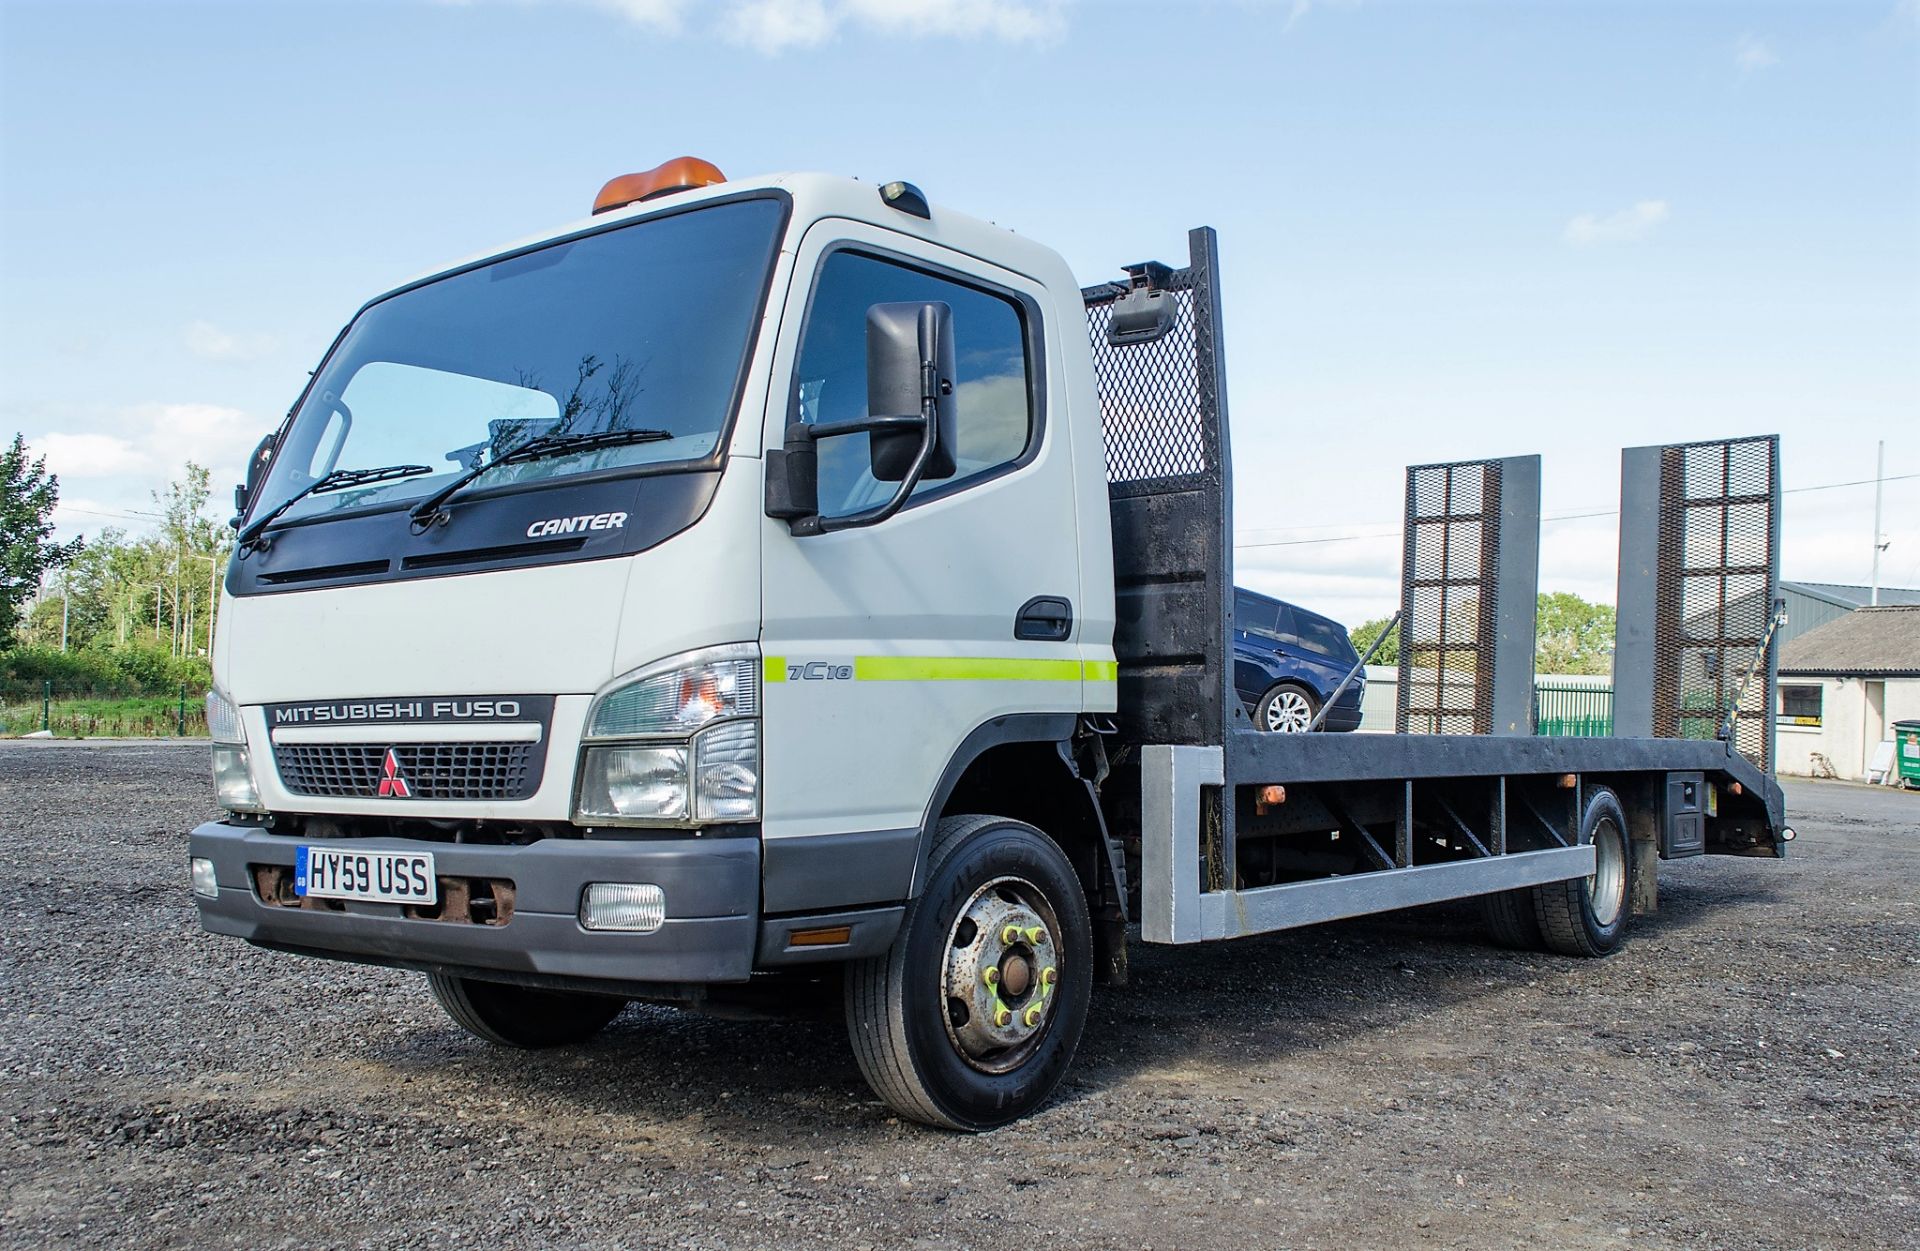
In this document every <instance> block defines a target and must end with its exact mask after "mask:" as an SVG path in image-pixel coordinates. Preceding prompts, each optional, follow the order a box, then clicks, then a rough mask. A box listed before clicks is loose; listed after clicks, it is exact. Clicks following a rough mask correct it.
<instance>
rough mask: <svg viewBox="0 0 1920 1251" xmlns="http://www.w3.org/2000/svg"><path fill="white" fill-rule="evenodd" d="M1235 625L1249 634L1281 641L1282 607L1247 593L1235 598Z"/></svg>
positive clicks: (1241, 593) (1243, 592)
mask: <svg viewBox="0 0 1920 1251" xmlns="http://www.w3.org/2000/svg"><path fill="white" fill-rule="evenodd" d="M1233 624H1234V625H1235V626H1237V627H1239V628H1240V629H1242V630H1245V631H1246V632H1247V633H1248V634H1257V635H1259V636H1260V637H1261V638H1266V639H1273V640H1274V641H1276V642H1278V641H1280V606H1279V605H1278V604H1276V603H1274V602H1273V601H1272V600H1270V599H1261V598H1260V597H1259V596H1257V595H1249V594H1247V593H1246V592H1245V591H1241V592H1240V593H1239V594H1237V595H1235V596H1234V597H1233Z"/></svg>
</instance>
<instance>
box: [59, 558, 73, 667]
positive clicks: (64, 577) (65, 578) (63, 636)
mask: <svg viewBox="0 0 1920 1251" xmlns="http://www.w3.org/2000/svg"><path fill="white" fill-rule="evenodd" d="M72 603H73V567H72V566H70V565H62V566H60V650H61V651H63V652H64V651H66V650H67V608H68V606H69V605H71V604H72Z"/></svg>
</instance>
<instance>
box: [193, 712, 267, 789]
mask: <svg viewBox="0 0 1920 1251" xmlns="http://www.w3.org/2000/svg"><path fill="white" fill-rule="evenodd" d="M207 737H209V738H211V739H212V740H213V791H214V794H215V795H217V796H218V797H219V800H220V806H221V807H222V808H225V809H226V810H227V811H228V812H264V811H266V809H265V808H263V807H262V806H261V804H260V788H259V787H257V786H255V785H254V784H253V769H252V767H251V766H250V765H249V764H248V762H247V735H246V731H245V730H243V729H242V728H241V726H240V709H239V708H237V707H235V705H234V702H233V701H232V700H230V699H228V698H227V697H226V696H225V695H222V694H221V693H220V692H219V691H208V692H207Z"/></svg>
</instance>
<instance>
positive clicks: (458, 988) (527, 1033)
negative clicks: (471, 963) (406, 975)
mask: <svg viewBox="0 0 1920 1251" xmlns="http://www.w3.org/2000/svg"><path fill="white" fill-rule="evenodd" d="M427 985H429V986H431V987H432V988H433V997H434V998H435V999H437V1000H439V1001H440V1006H441V1007H442V1008H445V1009H446V1011H447V1015H448V1016H450V1017H452V1018H453V1023H454V1024H455V1025H458V1026H459V1027H460V1028H462V1029H464V1030H466V1031H467V1032H468V1033H469V1034H472V1035H473V1036H474V1037H476V1038H484V1039H486V1040H487V1041H488V1042H490V1043H493V1044H495V1045H496V1046H500V1047H525V1048H528V1049H533V1048H539V1047H564V1046H566V1045H567V1044H568V1043H577V1042H585V1041H586V1040H587V1039H589V1038H592V1037H593V1036H594V1035H595V1034H597V1033H599V1032H600V1031H601V1030H602V1029H605V1028H606V1025H607V1022H609V1021H611V1020H613V1018H614V1017H616V1016H619V1015H620V1010H621V1009H622V1008H624V1007H626V1006H627V1001H626V1000H625V999H620V998H616V997H615V996H612V995H589V994H585V993H582V992H580V991H571V990H537V989H535V988H533V987H530V986H509V985H507V984H506V983H505V982H487V981H481V980H480V979H478V978H472V977H447V976H444V975H442V974H439V973H429V974H427Z"/></svg>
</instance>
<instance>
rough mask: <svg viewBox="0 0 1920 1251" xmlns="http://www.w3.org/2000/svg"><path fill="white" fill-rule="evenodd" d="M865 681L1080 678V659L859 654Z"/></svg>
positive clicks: (856, 663)
mask: <svg viewBox="0 0 1920 1251" xmlns="http://www.w3.org/2000/svg"><path fill="white" fill-rule="evenodd" d="M853 676H854V677H856V678H858V679H859V680H860V681H862V682H1078V681H1079V680H1080V662H1079V661H1077V660H1014V659H1005V658H998V657H993V656H856V657H854V660H853Z"/></svg>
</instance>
